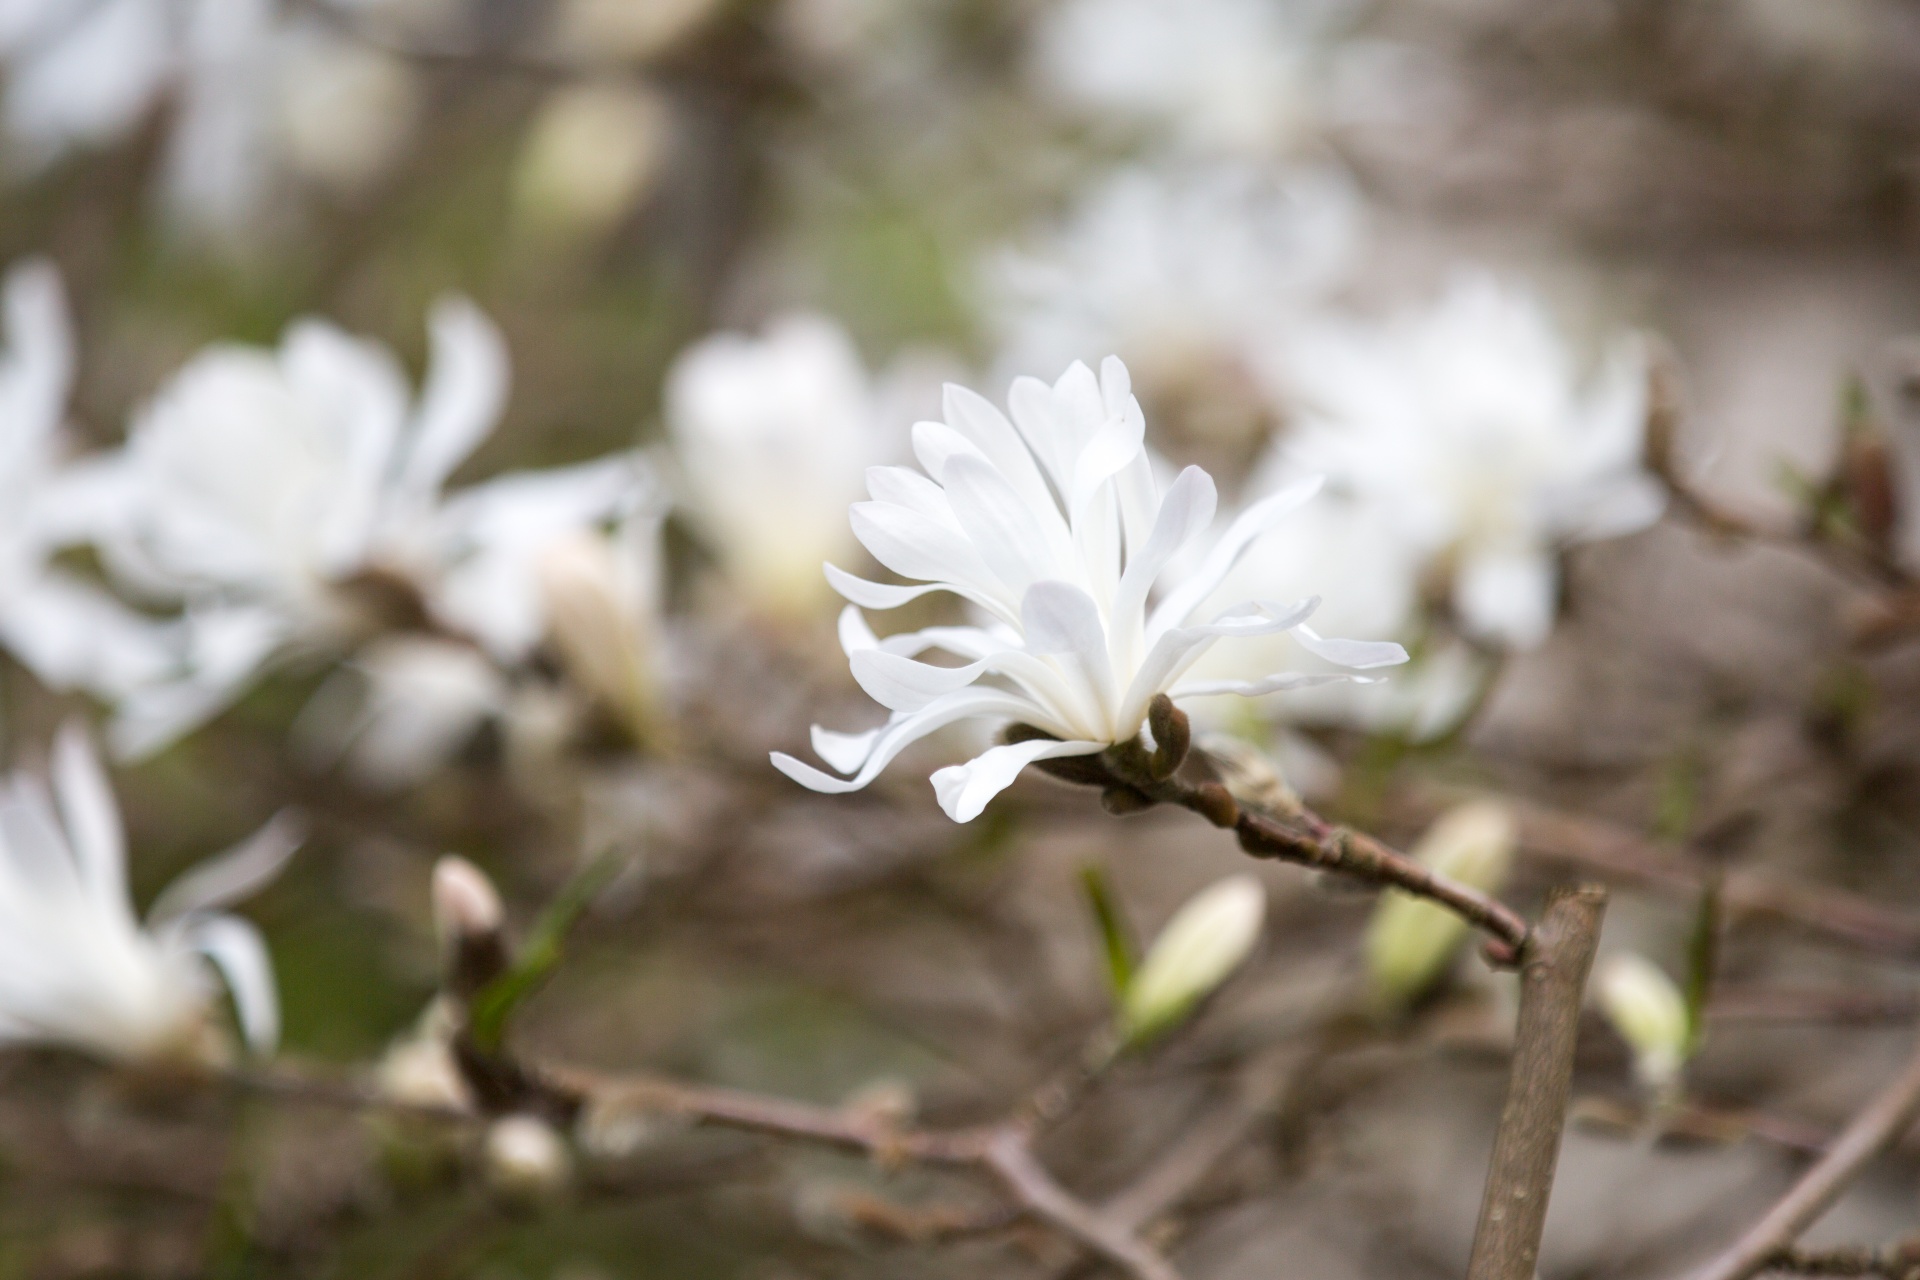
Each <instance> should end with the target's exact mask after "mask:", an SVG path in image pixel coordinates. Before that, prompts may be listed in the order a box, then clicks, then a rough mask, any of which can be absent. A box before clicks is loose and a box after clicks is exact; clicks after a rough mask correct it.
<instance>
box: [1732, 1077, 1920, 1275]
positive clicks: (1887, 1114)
mask: <svg viewBox="0 0 1920 1280" xmlns="http://www.w3.org/2000/svg"><path fill="white" fill-rule="evenodd" d="M1916 1118H1920V1046H1916V1047H1915V1050H1914V1054H1913V1057H1912V1058H1910V1059H1909V1060H1908V1062H1907V1065H1906V1067H1905V1068H1904V1069H1903V1070H1902V1071H1901V1073H1900V1075H1899V1076H1898V1077H1897V1078H1896V1079H1895V1080H1894V1081H1893V1083H1892V1084H1890V1085H1888V1086H1887V1087H1886V1088H1885V1089H1883V1090H1882V1091H1881V1092H1880V1094H1879V1096H1877V1097H1875V1098H1874V1099H1873V1101H1872V1102H1869V1103H1868V1104H1867V1105H1866V1107H1865V1108H1864V1109H1863V1110H1861V1112H1860V1113H1859V1114H1858V1115H1856V1116H1855V1117H1854V1118H1853V1120H1852V1122H1851V1123H1849V1124H1848V1125H1847V1127H1846V1128H1845V1129H1844V1130H1842V1131H1841V1133H1840V1136H1839V1137H1838V1138H1836V1139H1834V1142H1833V1145H1832V1146H1831V1147H1829V1148H1827V1153H1826V1155H1824V1156H1822V1157H1821V1158H1820V1160H1819V1161H1818V1162H1817V1163H1816V1164H1815V1165H1814V1166H1813V1167H1812V1168H1811V1169H1808V1170H1807V1172H1806V1173H1805V1174H1804V1175H1802V1177H1801V1179H1800V1181H1799V1182H1797V1183H1795V1184H1794V1186H1793V1189H1792V1190H1790V1191H1788V1192H1787V1194H1786V1195H1785V1196H1783V1197H1781V1199H1780V1201H1779V1202H1778V1203H1777V1204H1775V1205H1774V1206H1773V1208H1772V1209H1771V1210H1769V1211H1768V1213H1767V1215H1766V1216H1765V1217H1764V1218H1762V1219H1760V1221H1759V1222H1757V1223H1755V1224H1754V1225H1753V1227H1752V1229H1751V1230H1749V1231H1748V1232H1747V1234H1746V1235H1744V1236H1742V1237H1741V1238H1740V1240H1739V1241H1738V1242H1737V1243H1736V1244H1734V1246H1733V1247H1732V1248H1730V1249H1728V1250H1727V1251H1726V1252H1724V1253H1722V1254H1721V1255H1720V1256H1719V1257H1717V1258H1715V1259H1714V1260H1713V1261H1712V1262H1710V1263H1708V1264H1707V1266H1706V1267H1704V1268H1702V1269H1701V1270H1700V1271H1699V1272H1698V1273H1696V1274H1695V1276H1694V1280H1747V1277H1749V1276H1754V1275H1758V1274H1759V1273H1760V1272H1762V1271H1764V1270H1766V1269H1767V1268H1768V1267H1769V1266H1771V1265H1773V1264H1774V1262H1775V1261H1776V1260H1778V1259H1781V1258H1782V1257H1783V1256H1785V1254H1786V1251H1787V1250H1788V1249H1789V1248H1790V1247H1791V1246H1792V1244H1793V1242H1794V1241H1795V1240H1797V1239H1799V1237H1800V1233H1801V1232H1803V1231H1805V1230H1806V1229H1807V1228H1808V1227H1810V1226H1812V1225H1813V1223H1814V1222H1815V1221H1816V1220H1817V1219H1818V1218H1819V1217H1820V1215H1821V1214H1823V1213H1825V1212H1826V1211H1827V1209H1828V1208H1829V1207H1830V1206H1831V1205H1832V1204H1833V1202H1834V1201H1835V1200H1837V1199H1839V1198H1840V1195H1841V1193H1842V1192H1844V1191H1845V1190H1846V1189H1847V1188H1848V1187H1849V1186H1851V1185H1852V1184H1853V1181H1854V1180H1855V1179H1856V1178H1858V1177H1859V1176H1860V1174H1861V1172H1862V1171H1863V1170H1865V1168H1866V1167H1867V1164H1868V1163H1869V1162H1870V1161H1872V1160H1873V1158H1874V1157H1875V1156H1878V1155H1879V1154H1880V1153H1882V1152H1883V1151H1885V1150H1887V1149H1888V1148H1889V1147H1891V1146H1893V1145H1894V1144H1895V1143H1897V1142H1898V1141H1900V1138H1901V1136H1902V1135H1904V1134H1905V1133H1906V1131H1907V1130H1908V1129H1909V1128H1910V1127H1912V1125H1913V1123H1914V1121H1915V1119H1916Z"/></svg>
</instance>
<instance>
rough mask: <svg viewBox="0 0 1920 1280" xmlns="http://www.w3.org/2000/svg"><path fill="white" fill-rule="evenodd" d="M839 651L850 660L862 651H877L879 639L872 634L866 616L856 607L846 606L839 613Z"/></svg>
mask: <svg viewBox="0 0 1920 1280" xmlns="http://www.w3.org/2000/svg"><path fill="white" fill-rule="evenodd" d="M838 630H839V633H840V651H841V652H842V653H844V654H846V655H847V656H848V657H849V658H851V657H852V656H853V655H854V654H856V653H859V652H860V651H861V650H863V649H878V648H879V647H880V637H879V636H876V635H874V634H873V628H872V627H870V626H868V625H867V616H866V615H865V614H863V613H861V612H860V607H859V606H858V605H851V604H850V605H848V606H847V607H846V608H844V609H842V610H841V611H840V623H839V627H838Z"/></svg>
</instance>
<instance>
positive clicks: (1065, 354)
mask: <svg viewBox="0 0 1920 1280" xmlns="http://www.w3.org/2000/svg"><path fill="white" fill-rule="evenodd" d="M1359 223H1360V200H1359V196H1358V195H1357V193H1356V192H1355V191H1354V190H1353V188H1352V185H1351V184H1350V183H1349V182H1347V181H1346V180H1345V179H1344V178H1343V177H1341V176H1340V175H1338V174H1337V173H1334V172H1333V171H1331V170H1324V169H1301V170H1295V171H1290V172H1286V173H1282V174H1278V175H1276V174H1274V173H1271V172H1268V171H1265V170H1262V169H1257V168H1254V167H1251V166H1240V165H1213V166H1201V167H1172V168H1163V169H1144V168H1133V169H1125V170H1122V171H1121V172H1120V173H1118V174H1116V175H1114V176H1113V177H1111V178H1109V179H1107V180H1106V181H1104V182H1103V183H1102V184H1101V185H1099V186H1098V187H1096V188H1094V189H1093V191H1092V192H1090V193H1089V194H1088V195H1087V196H1086V197H1085V198H1084V199H1083V200H1082V201H1081V202H1080V203H1079V204H1078V205H1077V206H1076V207H1075V208H1074V210H1073V211H1072V212H1071V213H1070V214H1069V215H1068V217H1067V219H1066V221H1065V222H1064V223H1063V224H1062V225H1061V226H1060V227H1059V228H1058V229H1057V230H1055V231H1053V232H1051V233H1050V234H1049V235H1047V236H1045V237H1043V238H1041V239H1040V240H1038V241H1037V242H1035V243H1033V244H1031V245H1029V246H1026V247H1023V248H1019V249H1014V250H1007V251H1002V252H1000V253H999V254H997V255H995V256H994V257H993V258H991V259H989V261H988V262H987V264H986V269H985V280H984V286H985V290H986V293H987V302H988V309H989V310H990V311H991V312H992V313H993V314H994V315H995V316H996V317H997V320H998V324H999V328H1000V329H1001V332H1002V335H1003V345H1004V347H1005V349H1006V353H1007V354H1006V360H1007V361H1008V363H1010V364H1013V365H1017V366H1020V367H1021V368H1022V369H1023V370H1024V369H1027V368H1041V369H1055V368H1060V367H1063V366H1064V365H1065V364H1066V363H1067V362H1068V361H1071V360H1085V359H1092V358H1094V357H1096V356H1097V355H1099V354H1102V353H1105V352H1108V351H1117V352H1118V353H1119V354H1120V356H1121V358H1122V359H1124V360H1126V361H1127V362H1128V366H1129V368H1131V369H1133V370H1134V372H1135V373H1136V375H1138V376H1139V377H1141V378H1142V380H1143V385H1147V386H1164V385H1169V384H1174V385H1178V384H1179V383H1181V382H1191V381H1193V380H1194V379H1195V378H1204V377H1214V378H1218V377H1219V376H1221V374H1222V373H1223V372H1225V373H1227V374H1237V375H1238V376H1240V377H1241V378H1242V379H1243V380H1248V381H1250V382H1253V383H1256V384H1257V382H1258V381H1259V380H1260V378H1261V377H1262V375H1263V374H1264V373H1265V369H1264V365H1265V363H1266V356H1265V353H1266V352H1267V351H1268V350H1269V349H1270V348H1271V347H1272V345H1273V344H1274V343H1275V342H1276V341H1277V340H1279V339H1281V338H1284V337H1285V336H1286V335H1287V334H1288V333H1290V332H1291V331H1292V330H1293V329H1294V328H1295V327H1297V326H1298V325H1299V324H1300V323H1301V321H1302V319H1303V317H1304V316H1305V315H1306V314H1308V313H1309V311H1310V309H1311V308H1312V307H1313V306H1314V305H1315V304H1317V303H1318V302H1319V300H1320V298H1321V297H1322V296H1323V295H1324V294H1325V293H1326V292H1327V291H1328V289H1329V288H1330V287H1331V286H1332V285H1333V284H1334V283H1335V282H1336V281H1337V280H1338V279H1339V278H1340V276H1341V274H1342V273H1343V272H1344V271H1345V269H1346V266H1347V264H1348V262H1349V261H1350V260H1351V258H1352V256H1353V249H1354V246H1355V242H1356V240H1357V239H1358V232H1359ZM1248 390H1249V391H1250V392H1253V393H1258V392H1259V391H1260V390H1261V388H1260V387H1259V386H1258V385H1252V386H1250V387H1249V388H1248Z"/></svg>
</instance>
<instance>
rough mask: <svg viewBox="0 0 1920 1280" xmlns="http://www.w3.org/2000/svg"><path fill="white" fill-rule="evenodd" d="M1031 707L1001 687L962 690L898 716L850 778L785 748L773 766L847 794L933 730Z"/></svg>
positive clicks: (811, 786)
mask: <svg viewBox="0 0 1920 1280" xmlns="http://www.w3.org/2000/svg"><path fill="white" fill-rule="evenodd" d="M1032 710H1033V709H1032V707H1031V706H1029V705H1028V704H1027V703H1026V702H1024V701H1023V700H1021V699H1019V698H1016V697H1014V696H1013V695H1011V694H1007V693H1002V692H1001V691H1000V690H998V689H962V690H960V691H959V692H958V693H954V694H950V695H949V696H947V697H945V698H942V699H940V700H939V701H938V702H935V703H932V704H931V705H929V706H927V707H924V708H922V709H921V710H919V711H916V712H914V713H912V714H911V715H904V716H897V717H895V718H894V719H893V720H892V721H891V722H889V723H888V724H887V726H886V728H884V729H882V730H881V731H880V736H879V737H878V738H876V739H875V740H874V743H873V750H872V751H871V752H870V753H869V754H868V756H867V759H866V762H865V763H864V764H862V765H861V766H860V772H859V773H857V774H855V775H854V776H853V777H851V778H836V777H834V776H833V775H832V774H829V773H822V772H821V771H820V770H818V769H816V768H814V767H813V766H812V765H810V764H808V763H806V762H805V761H803V760H796V759H794V758H793V757H792V756H790V755H788V754H787V753H786V752H784V751H776V752H774V753H773V755H772V760H773V767H774V768H776V769H778V770H779V771H780V772H782V773H784V774H786V775H787V776H788V777H789V778H792V779H793V780H794V781H795V782H797V783H799V784H800V785H801V786H803V787H806V788H807V789H808V790H810V791H819V792H822V793H824V794H826V795H844V794H846V793H847V792H849V791H859V790H861V789H862V788H864V787H865V786H867V785H868V784H869V783H871V782H872V781H873V780H874V779H875V778H877V777H879V776H880V771H881V770H882V769H885V768H886V767H887V766H888V765H889V764H892V763H893V758H894V757H895V756H897V755H899V754H900V753H901V752H902V751H904V750H906V749H907V748H908V747H909V746H911V745H913V744H914V743H916V742H918V741H919V740H920V739H922V738H924V737H926V736H927V735H928V734H930V733H935V732H937V731H939V730H941V729H944V728H946V727H947V726H948V725H950V724H954V723H956V722H957V721H961V720H965V719H968V718H970V717H973V716H1005V717H1006V718H1008V719H1018V718H1020V717H1022V716H1026V715H1030V714H1031V713H1032ZM1043 727H1044V726H1043ZM828 763H832V762H831V761H829V762H828Z"/></svg>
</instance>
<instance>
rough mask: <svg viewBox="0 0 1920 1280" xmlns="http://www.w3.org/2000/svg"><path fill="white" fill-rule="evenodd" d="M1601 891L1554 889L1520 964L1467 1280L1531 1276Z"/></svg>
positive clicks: (1595, 942)
mask: <svg viewBox="0 0 1920 1280" xmlns="http://www.w3.org/2000/svg"><path fill="white" fill-rule="evenodd" d="M1606 907H1607V891H1606V890H1605V889H1603V888H1601V887H1599V886H1598V885H1580V886H1577V887H1574V888H1563V889H1556V890H1555V891H1554V892H1553V893H1552V894H1551V895H1550V896H1549V897H1548V899H1547V909H1546V912H1545V914H1544V915H1542V916H1541V918H1540V924H1539V927H1538V928H1536V929H1535V930H1534V931H1533V936H1532V938H1531V940H1530V941H1529V943H1528V945H1527V947H1526V950H1525V952H1524V953H1523V956H1522V959H1521V964H1520V1021H1519V1026H1518V1029H1517V1030H1516V1032H1515V1036H1514V1051H1513V1065H1512V1067H1511V1068H1510V1069H1509V1075H1508V1079H1507V1101H1506V1105H1505V1106H1504V1107H1502V1109H1501V1112H1500V1128H1499V1130H1498V1132H1497V1133H1496V1134H1495V1136H1494V1141H1493V1159H1492V1162H1491V1164H1490V1166H1489V1167H1488V1170H1487V1187H1486V1191H1485V1193H1484V1194H1483V1195H1482V1198H1481V1201H1480V1224H1479V1226H1478V1228H1477V1229H1476V1230H1475V1231H1474V1237H1473V1255H1472V1258H1471V1259H1470V1260H1469V1262H1468V1264H1467V1280H1533V1276H1534V1269H1535V1265H1536V1263H1537V1262H1538V1259H1539V1254H1540V1235H1541V1232H1542V1231H1543V1230H1544V1229H1545V1227H1546V1222H1547V1201H1548V1198H1549V1196H1550V1194H1551V1193H1552V1191H1553V1174H1554V1166H1555V1163H1556V1161H1557V1159H1558V1157H1559V1154H1560V1135H1561V1132H1562V1131H1563V1130H1564V1129H1565V1128H1566V1122H1567V1101H1568V1097H1569V1095H1570V1094H1571V1092H1572V1089H1573V1050H1574V1041H1575V1039H1576V1037H1577V1036H1578V1033H1579V1029H1580V1007H1581V1004H1582V1001H1583V998H1584V995H1585V992H1586V987H1587V972H1588V970H1589V969H1591V968H1592V967H1593V953H1594V950H1595V948H1596V947H1598V946H1599V943H1600V919H1601V917H1602V916H1603V915H1604V914H1605V912H1606Z"/></svg>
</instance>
